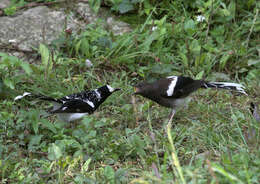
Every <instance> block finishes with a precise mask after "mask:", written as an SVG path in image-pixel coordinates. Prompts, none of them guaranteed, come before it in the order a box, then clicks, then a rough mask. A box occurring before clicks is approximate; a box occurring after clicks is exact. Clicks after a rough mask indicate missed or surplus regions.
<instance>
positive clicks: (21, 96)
mask: <svg viewBox="0 0 260 184" xmlns="http://www.w3.org/2000/svg"><path fill="white" fill-rule="evenodd" d="M25 97H31V98H33V99H40V100H46V101H50V102H57V103H62V102H61V101H60V100H58V99H55V98H51V97H47V96H44V95H36V94H32V93H29V92H24V93H23V94H22V95H19V96H17V97H15V98H14V101H16V100H20V99H22V98H25Z"/></svg>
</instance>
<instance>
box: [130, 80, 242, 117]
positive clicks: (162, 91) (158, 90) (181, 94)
mask: <svg viewBox="0 0 260 184" xmlns="http://www.w3.org/2000/svg"><path fill="white" fill-rule="evenodd" d="M134 87H135V94H138V95H141V96H143V97H146V98H148V99H150V100H153V101H155V102H157V103H158V104H160V105H162V106H165V107H169V108H172V113H171V118H170V120H171V119H172V118H173V116H174V113H175V111H176V109H177V108H179V107H180V106H182V105H184V104H185V101H186V99H187V97H188V96H189V95H190V94H191V93H192V92H194V91H196V90H198V89H200V88H216V89H228V90H235V91H237V92H240V93H243V94H246V92H245V91H244V87H243V86H242V85H241V84H237V83H228V82H207V81H204V80H194V79H192V78H190V77H183V76H169V77H167V78H162V79H159V80H157V81H155V82H152V83H147V82H142V83H140V84H137V85H135V86H134Z"/></svg>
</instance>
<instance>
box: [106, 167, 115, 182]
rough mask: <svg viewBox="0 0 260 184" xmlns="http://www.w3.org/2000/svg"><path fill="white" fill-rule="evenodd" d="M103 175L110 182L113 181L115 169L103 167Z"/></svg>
mask: <svg viewBox="0 0 260 184" xmlns="http://www.w3.org/2000/svg"><path fill="white" fill-rule="evenodd" d="M104 175H105V177H106V179H107V180H108V182H109V183H110V184H114V183H115V171H114V169H113V168H112V167H111V166H106V167H105V170H104Z"/></svg>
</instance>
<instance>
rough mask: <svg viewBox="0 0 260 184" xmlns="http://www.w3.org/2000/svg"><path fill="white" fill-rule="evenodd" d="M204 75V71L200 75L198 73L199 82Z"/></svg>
mask: <svg viewBox="0 0 260 184" xmlns="http://www.w3.org/2000/svg"><path fill="white" fill-rule="evenodd" d="M203 75H204V70H202V71H201V72H200V73H198V74H197V75H196V77H195V78H196V79H197V80H200V79H202V77H203Z"/></svg>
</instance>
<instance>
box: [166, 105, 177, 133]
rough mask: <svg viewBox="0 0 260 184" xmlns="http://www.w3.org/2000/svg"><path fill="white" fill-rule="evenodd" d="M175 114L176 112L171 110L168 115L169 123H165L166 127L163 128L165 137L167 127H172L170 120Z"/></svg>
mask: <svg viewBox="0 0 260 184" xmlns="http://www.w3.org/2000/svg"><path fill="white" fill-rule="evenodd" d="M175 112H176V110H175V109H172V111H171V113H170V115H169V117H170V118H169V121H168V123H167V126H166V127H165V134H166V136H167V127H172V124H171V123H172V119H173V116H174V114H175Z"/></svg>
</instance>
